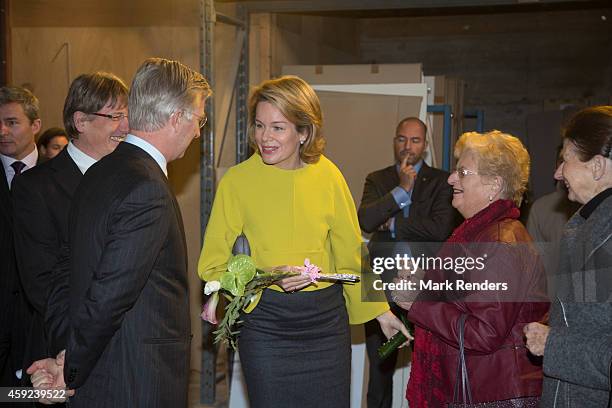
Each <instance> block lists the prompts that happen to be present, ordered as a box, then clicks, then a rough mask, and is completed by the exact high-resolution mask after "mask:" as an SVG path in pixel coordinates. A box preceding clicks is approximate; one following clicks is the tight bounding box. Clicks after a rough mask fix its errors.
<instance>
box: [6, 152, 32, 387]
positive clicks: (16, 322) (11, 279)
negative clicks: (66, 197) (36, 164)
mask: <svg viewBox="0 0 612 408" xmlns="http://www.w3.org/2000/svg"><path fill="white" fill-rule="evenodd" d="M24 174H25V173H24ZM29 314H30V310H29V308H28V305H27V304H26V301H25V299H24V296H23V291H22V289H21V283H20V282H19V275H18V273H17V265H16V260H15V248H14V242H13V206H12V203H11V193H10V190H9V186H8V183H7V182H6V174H5V172H4V166H3V165H2V163H0V386H14V385H19V384H18V380H17V378H16V377H15V372H16V371H17V370H19V369H20V368H23V355H24V348H25V347H24V344H25V341H26V335H25V332H26V324H27V323H28V322H29Z"/></svg>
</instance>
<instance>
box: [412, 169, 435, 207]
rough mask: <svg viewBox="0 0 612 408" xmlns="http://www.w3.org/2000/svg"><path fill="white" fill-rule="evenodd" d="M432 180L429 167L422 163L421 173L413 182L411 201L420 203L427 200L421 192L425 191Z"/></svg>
mask: <svg viewBox="0 0 612 408" xmlns="http://www.w3.org/2000/svg"><path fill="white" fill-rule="evenodd" d="M431 179H432V171H431V167H429V166H428V165H427V163H425V162H423V165H422V166H421V171H419V174H417V178H416V180H415V181H414V188H413V190H412V201H422V200H424V199H425V198H427V196H426V195H423V191H426V190H427V188H428V186H429V185H430V182H431Z"/></svg>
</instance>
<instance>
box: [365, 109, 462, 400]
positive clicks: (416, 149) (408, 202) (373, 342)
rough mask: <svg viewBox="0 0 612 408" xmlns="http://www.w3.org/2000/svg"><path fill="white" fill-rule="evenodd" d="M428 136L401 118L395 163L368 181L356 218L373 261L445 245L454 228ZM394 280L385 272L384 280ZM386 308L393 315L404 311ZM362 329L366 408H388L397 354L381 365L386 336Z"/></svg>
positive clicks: (448, 193)
mask: <svg viewBox="0 0 612 408" xmlns="http://www.w3.org/2000/svg"><path fill="white" fill-rule="evenodd" d="M426 134H427V126H426V125H425V123H423V122H422V121H421V120H420V119H418V118H414V117H408V118H404V119H402V120H401V121H400V122H399V123H398V125H397V127H396V131H395V137H394V138H393V152H394V156H395V164H393V165H391V166H389V167H386V168H384V169H382V170H378V171H375V172H373V173H370V174H369V175H368V176H367V178H366V181H365V186H364V188H363V197H362V199H361V204H360V206H359V211H358V216H359V224H360V226H361V229H362V230H363V231H364V232H366V233H372V236H371V239H370V243H369V245H368V249H369V251H370V257H371V258H373V257H376V256H382V257H389V256H394V255H395V252H396V251H397V244H396V243H398V242H407V243H416V242H443V241H445V240H446V239H447V238H448V236H449V235H450V233H451V232H452V231H453V229H454V227H455V226H456V225H457V221H458V214H457V212H456V211H455V209H454V208H453V207H452V206H451V200H452V189H451V187H450V185H449V184H448V183H447V182H446V180H447V179H448V176H449V174H448V173H447V172H445V171H442V170H438V169H435V168H432V167H429V166H428V165H427V163H425V161H424V160H423V159H424V157H425V153H426V149H427V139H426ZM412 249H413V250H414V249H415V248H412ZM414 255H415V256H418V255H420V252H419V253H417V254H414ZM390 272H391V271H390ZM392 278H393V277H392V276H388V274H383V280H385V281H386V282H388V281H390V280H391V279H392ZM390 304H391V310H393V311H394V312H395V313H396V314H398V315H399V314H401V313H402V311H401V309H399V308H397V306H395V304H394V303H392V302H390ZM403 313H405V312H403ZM365 331H366V349H367V352H368V358H369V361H370V377H369V382H368V394H367V406H368V408H390V407H391V404H392V396H393V373H394V371H395V364H396V360H397V352H395V353H393V354H392V355H391V356H390V357H388V358H387V359H386V360H383V361H381V360H380V359H379V357H378V353H377V350H378V348H379V347H380V346H381V345H382V344H383V342H384V341H385V340H386V338H385V336H384V334H383V333H382V331H381V330H380V328H379V326H378V325H370V324H369V323H366V324H365Z"/></svg>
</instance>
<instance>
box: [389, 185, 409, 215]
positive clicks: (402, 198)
mask: <svg viewBox="0 0 612 408" xmlns="http://www.w3.org/2000/svg"><path fill="white" fill-rule="evenodd" d="M391 195H392V196H393V199H394V200H395V202H396V203H397V205H398V206H399V208H401V209H404V208H405V207H408V206H409V205H410V204H411V203H412V191H406V190H404V189H403V188H401V187H399V186H398V187H395V188H394V189H393V190H391Z"/></svg>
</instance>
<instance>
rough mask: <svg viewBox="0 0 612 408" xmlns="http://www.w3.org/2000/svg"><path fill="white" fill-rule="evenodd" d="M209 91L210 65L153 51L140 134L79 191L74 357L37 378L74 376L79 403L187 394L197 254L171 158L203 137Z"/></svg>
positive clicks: (138, 84) (137, 115) (58, 380)
mask: <svg viewBox="0 0 612 408" xmlns="http://www.w3.org/2000/svg"><path fill="white" fill-rule="evenodd" d="M209 95H210V88H209V85H208V83H207V82H206V80H205V79H204V77H203V76H202V75H201V74H199V73H197V72H195V71H193V70H191V69H189V68H187V67H186V66H184V65H183V64H181V63H179V62H177V61H169V60H165V59H160V58H151V59H148V60H146V61H145V62H144V63H143V65H141V67H140V68H139V69H138V71H137V72H136V75H135V77H134V80H133V82H132V85H131V89H130V94H129V103H128V108H129V112H130V118H129V122H130V134H129V135H128V136H127V138H126V139H125V141H124V142H123V143H121V144H120V145H119V146H118V147H117V149H116V150H115V151H114V152H113V153H111V154H109V155H108V156H106V157H104V158H102V159H101V160H100V161H99V162H98V163H96V164H95V165H94V166H92V167H91V168H90V169H89V170H88V171H87V173H86V174H85V175H84V176H83V179H82V180H81V183H80V185H79V187H78V188H77V190H76V192H75V197H74V199H73V205H72V210H71V215H70V230H69V231H70V233H69V236H70V242H69V247H70V252H69V253H70V256H69V259H70V262H69V265H70V277H69V283H68V286H69V293H70V306H69V318H68V319H69V328H68V336H67V343H66V348H65V354H64V356H65V357H62V355H60V356H58V358H57V359H55V360H52V359H46V360H41V361H38V362H36V363H34V364H33V366H32V367H30V369H29V371H30V372H31V373H32V372H34V375H33V376H32V382H33V383H34V385H35V386H39V387H40V386H43V387H44V386H49V385H51V386H54V385H59V386H63V385H64V381H63V380H64V379H65V380H66V381H65V385H66V386H67V387H68V388H70V389H73V390H75V392H76V393H75V395H74V397H72V398H71V406H73V407H75V408H79V407H87V408H96V407H109V408H110V407H112V408H116V407H153V408H155V407H159V408H162V407H185V406H186V405H187V388H188V387H187V385H188V371H189V350H190V340H191V331H190V318H189V292H188V287H187V256H186V246H185V236H184V231H183V223H182V220H181V214H180V211H179V207H178V204H177V202H176V199H175V197H174V194H173V193H172V191H171V189H170V186H169V184H168V179H167V172H166V166H167V163H168V162H170V161H173V160H175V159H178V158H180V157H182V156H183V154H184V153H185V150H186V149H187V147H188V146H189V144H190V143H191V141H192V140H193V139H194V138H196V137H198V136H199V132H200V128H201V127H202V126H204V124H205V123H206V116H205V113H204V105H205V101H206V98H207V97H208V96H209ZM56 285H57V283H56ZM54 293H55V290H53V291H52V294H51V296H52V297H53V294H54ZM52 301H54V300H53V299H50V301H49V302H50V303H51V302H52ZM64 362H65V364H63V366H62V363H64ZM41 368H44V369H45V370H44V371H43V370H39V369H41Z"/></svg>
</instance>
